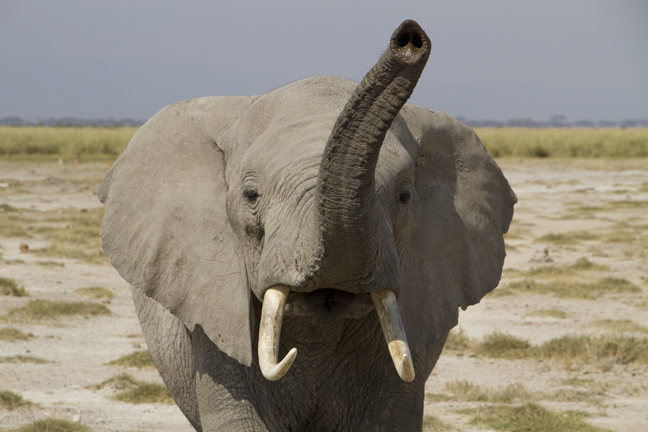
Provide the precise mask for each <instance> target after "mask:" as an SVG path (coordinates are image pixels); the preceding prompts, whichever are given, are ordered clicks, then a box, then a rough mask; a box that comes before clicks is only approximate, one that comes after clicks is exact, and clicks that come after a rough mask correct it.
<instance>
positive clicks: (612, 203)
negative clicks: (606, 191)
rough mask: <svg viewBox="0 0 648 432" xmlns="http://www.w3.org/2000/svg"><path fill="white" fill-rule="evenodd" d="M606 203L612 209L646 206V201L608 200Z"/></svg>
mask: <svg viewBox="0 0 648 432" xmlns="http://www.w3.org/2000/svg"><path fill="white" fill-rule="evenodd" d="M607 205H608V207H610V208H612V209H644V208H648V201H633V200H624V201H610V202H608V203H607Z"/></svg>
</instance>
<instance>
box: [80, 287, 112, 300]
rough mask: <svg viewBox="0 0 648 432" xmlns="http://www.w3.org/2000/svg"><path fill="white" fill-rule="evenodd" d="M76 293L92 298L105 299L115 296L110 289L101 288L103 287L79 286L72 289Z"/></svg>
mask: <svg viewBox="0 0 648 432" xmlns="http://www.w3.org/2000/svg"><path fill="white" fill-rule="evenodd" d="M74 292H75V293H76V294H79V295H82V296H84V297H88V298H92V299H97V300H100V299H107V300H111V299H113V298H115V294H113V292H112V291H110V290H108V289H106V288H103V287H88V288H79V289H76V290H74Z"/></svg>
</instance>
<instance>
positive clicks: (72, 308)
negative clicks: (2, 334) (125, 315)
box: [8, 300, 111, 321]
mask: <svg viewBox="0 0 648 432" xmlns="http://www.w3.org/2000/svg"><path fill="white" fill-rule="evenodd" d="M110 313H111V312H110V309H108V308H107V307H106V306H104V305H102V304H97V303H89V302H71V303H68V302H53V301H49V300H32V301H30V302H29V303H27V304H26V305H25V306H23V307H19V308H14V309H12V310H10V311H9V314H8V317H10V318H12V319H20V320H25V321H32V320H36V321H39V320H55V319H57V318H60V317H63V316H74V315H81V316H84V317H91V316H99V315H110Z"/></svg>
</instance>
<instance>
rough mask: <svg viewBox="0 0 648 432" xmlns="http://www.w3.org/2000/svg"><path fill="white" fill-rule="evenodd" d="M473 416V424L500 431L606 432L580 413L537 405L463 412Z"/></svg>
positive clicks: (530, 404) (477, 409) (483, 408)
mask: <svg viewBox="0 0 648 432" xmlns="http://www.w3.org/2000/svg"><path fill="white" fill-rule="evenodd" d="M460 412H461V413H463V414H469V415H473V419H472V420H471V423H472V424H477V425H485V426H488V427H489V428H492V429H495V430H500V431H525V432H602V431H605V430H606V429H601V428H598V427H595V426H591V425H589V424H587V423H585V422H584V421H583V419H584V418H586V417H588V416H589V414H587V413H584V412H579V411H564V412H554V411H550V410H548V409H546V408H543V407H541V406H540V405H537V404H534V403H525V404H523V405H521V406H498V405H496V406H493V405H491V406H483V407H480V408H474V409H468V410H462V411H460Z"/></svg>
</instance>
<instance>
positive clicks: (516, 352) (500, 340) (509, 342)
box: [474, 332, 531, 359]
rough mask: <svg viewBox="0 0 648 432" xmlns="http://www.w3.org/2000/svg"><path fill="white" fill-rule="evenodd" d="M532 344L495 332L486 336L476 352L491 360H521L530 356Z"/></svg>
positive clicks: (476, 348)
mask: <svg viewBox="0 0 648 432" xmlns="http://www.w3.org/2000/svg"><path fill="white" fill-rule="evenodd" d="M530 349H531V344H530V343H529V342H527V341H526V340H523V339H519V338H517V337H515V336H511V335H508V334H505V333H500V332H494V333H490V334H487V335H486V336H484V339H483V340H482V341H481V342H480V343H479V344H477V345H476V346H475V348H474V352H475V354H477V355H482V356H486V357H491V358H503V359H521V358H525V357H528V356H529V351H530Z"/></svg>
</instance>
